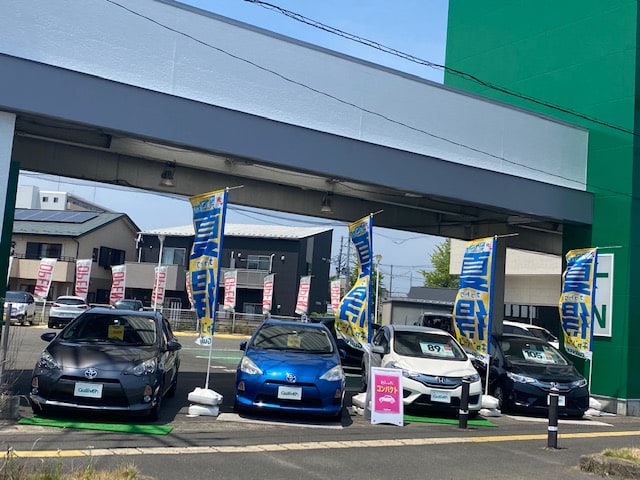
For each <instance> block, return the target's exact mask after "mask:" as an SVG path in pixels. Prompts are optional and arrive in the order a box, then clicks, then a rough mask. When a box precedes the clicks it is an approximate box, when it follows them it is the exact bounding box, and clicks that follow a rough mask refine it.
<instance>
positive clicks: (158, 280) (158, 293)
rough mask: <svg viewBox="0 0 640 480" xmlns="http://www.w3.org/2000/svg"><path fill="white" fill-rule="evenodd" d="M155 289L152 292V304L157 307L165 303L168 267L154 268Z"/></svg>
mask: <svg viewBox="0 0 640 480" xmlns="http://www.w3.org/2000/svg"><path fill="white" fill-rule="evenodd" d="M153 272H154V275H153V291H152V292H151V305H153V308H154V309H156V308H157V307H158V306H160V307H161V306H162V305H163V304H164V292H165V290H166V288H167V267H155V268H154V269H153Z"/></svg>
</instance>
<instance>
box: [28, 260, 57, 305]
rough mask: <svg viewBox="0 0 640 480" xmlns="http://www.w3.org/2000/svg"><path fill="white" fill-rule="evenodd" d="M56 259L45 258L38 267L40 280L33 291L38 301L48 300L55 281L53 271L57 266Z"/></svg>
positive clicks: (38, 279)
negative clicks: (52, 283)
mask: <svg viewBox="0 0 640 480" xmlns="http://www.w3.org/2000/svg"><path fill="white" fill-rule="evenodd" d="M56 260H57V259H56V258H43V259H42V260H40V265H39V266H38V278H37V279H36V285H35V287H34V289H33V296H34V297H36V298H37V299H38V300H46V299H47V296H48V295H49V288H51V282H52V280H53V269H54V268H55V266H56Z"/></svg>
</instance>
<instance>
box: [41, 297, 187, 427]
mask: <svg viewBox="0 0 640 480" xmlns="http://www.w3.org/2000/svg"><path fill="white" fill-rule="evenodd" d="M41 337H42V339H43V340H45V341H47V342H50V343H49V344H48V345H47V347H46V348H45V349H44V351H43V352H42V354H41V355H40V358H39V359H38V361H37V362H36V365H35V368H34V369H33V375H32V379H31V393H30V395H29V399H30V401H31V406H32V409H33V411H34V413H36V414H44V413H52V412H53V411H55V410H60V409H62V410H66V411H69V412H72V413H74V414H77V413H78V412H82V411H85V412H91V411H96V412H122V413H132V414H139V415H148V416H149V417H150V418H151V419H152V420H155V419H157V418H158V416H159V413H160V408H161V405H162V399H163V397H165V396H171V395H173V394H174V393H175V391H176V387H177V383H178V370H179V368H180V357H179V355H178V350H180V348H181V345H180V343H179V342H178V341H177V340H176V339H175V337H174V335H173V332H172V331H171V326H170V325H169V322H168V321H167V319H166V318H165V317H164V316H163V315H162V314H161V313H160V312H133V311H130V310H127V311H124V310H116V309H112V308H103V307H95V308H92V309H90V310H87V311H85V312H84V313H82V314H81V315H80V316H78V317H77V318H76V319H74V320H73V321H72V323H70V324H69V325H68V326H67V328H65V329H64V330H62V331H61V332H59V333H58V334H57V335H56V333H55V332H47V333H44V334H42V335H41Z"/></svg>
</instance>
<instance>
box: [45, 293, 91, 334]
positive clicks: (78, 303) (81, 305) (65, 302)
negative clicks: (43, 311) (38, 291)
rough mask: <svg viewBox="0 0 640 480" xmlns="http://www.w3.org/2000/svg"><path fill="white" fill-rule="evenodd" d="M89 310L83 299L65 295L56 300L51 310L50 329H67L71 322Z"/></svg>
mask: <svg viewBox="0 0 640 480" xmlns="http://www.w3.org/2000/svg"><path fill="white" fill-rule="evenodd" d="M88 308H89V304H88V303H87V302H86V301H85V299H84V298H82V297H74V296H73V295H63V296H61V297H58V298H56V299H55V301H54V302H53V303H52V304H51V309H50V310H49V321H48V322H47V324H48V327H49V328H55V327H60V328H62V327H65V326H67V324H68V323H69V322H71V320H73V319H74V318H76V317H77V316H78V315H80V314H81V313H82V312H84V311H85V310H86V309H88Z"/></svg>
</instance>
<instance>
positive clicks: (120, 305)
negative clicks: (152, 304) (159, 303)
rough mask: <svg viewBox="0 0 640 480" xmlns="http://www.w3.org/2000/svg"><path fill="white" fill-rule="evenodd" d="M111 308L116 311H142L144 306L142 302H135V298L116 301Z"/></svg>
mask: <svg viewBox="0 0 640 480" xmlns="http://www.w3.org/2000/svg"><path fill="white" fill-rule="evenodd" d="M113 308H117V309H118V310H137V311H141V310H144V305H143V304H142V301H140V300H136V299H135V298H123V299H122V300H118V301H116V303H114V304H113Z"/></svg>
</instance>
